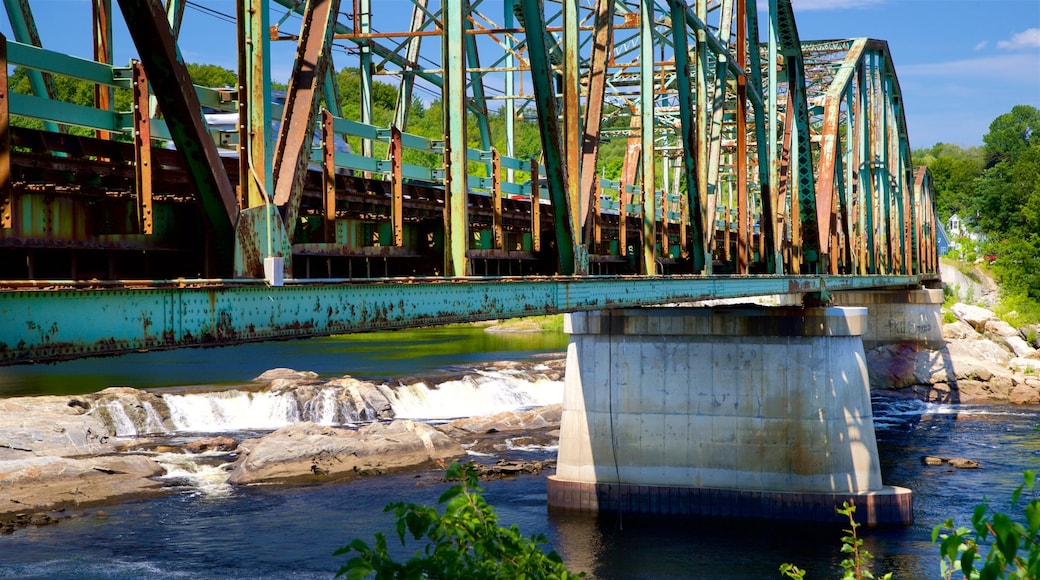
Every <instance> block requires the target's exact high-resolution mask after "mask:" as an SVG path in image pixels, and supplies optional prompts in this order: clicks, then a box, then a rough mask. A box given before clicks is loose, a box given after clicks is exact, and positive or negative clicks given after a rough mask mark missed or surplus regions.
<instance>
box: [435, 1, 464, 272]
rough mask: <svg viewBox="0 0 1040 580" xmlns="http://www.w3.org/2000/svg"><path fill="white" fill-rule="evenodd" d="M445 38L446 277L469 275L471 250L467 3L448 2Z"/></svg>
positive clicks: (442, 40)
mask: <svg viewBox="0 0 1040 580" xmlns="http://www.w3.org/2000/svg"><path fill="white" fill-rule="evenodd" d="M442 15H443V22H444V35H443V36H442V37H441V42H442V43H443V44H442V47H441V50H442V54H443V67H444V101H443V103H444V137H445V140H446V142H447V151H446V154H445V163H446V167H445V174H446V176H447V181H446V183H445V185H444V189H445V192H444V212H445V217H444V242H445V252H444V262H445V263H444V273H445V275H447V276H467V275H469V264H468V261H467V257H466V250H468V249H469V217H468V215H467V210H468V208H467V205H466V202H467V198H468V196H467V189H468V188H467V181H468V180H467V177H468V172H467V170H466V169H467V168H466V166H467V163H466V153H467V149H468V147H467V137H466V49H465V46H466V42H465V36H466V26H465V20H466V2H465V0H448V1H447V2H445V4H444V8H443V11H442Z"/></svg>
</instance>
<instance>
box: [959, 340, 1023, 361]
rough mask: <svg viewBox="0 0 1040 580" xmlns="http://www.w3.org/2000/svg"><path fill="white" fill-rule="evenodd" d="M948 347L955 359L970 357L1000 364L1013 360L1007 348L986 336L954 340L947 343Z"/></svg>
mask: <svg viewBox="0 0 1040 580" xmlns="http://www.w3.org/2000/svg"><path fill="white" fill-rule="evenodd" d="M946 349H947V351H948V352H949V353H950V356H951V357H952V358H953V359H954V360H957V359H962V358H970V359H975V360H978V361H984V362H988V363H994V364H998V365H1006V364H1007V363H1008V361H1010V360H1011V353H1010V352H1009V351H1008V350H1007V349H1005V348H1004V347H1002V346H1000V345H999V344H997V343H995V342H993V341H992V340H988V339H985V338H983V339H980V340H959V341H953V342H950V343H949V344H948V345H946Z"/></svg>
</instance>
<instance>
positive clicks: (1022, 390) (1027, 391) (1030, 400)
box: [1008, 384, 1040, 405]
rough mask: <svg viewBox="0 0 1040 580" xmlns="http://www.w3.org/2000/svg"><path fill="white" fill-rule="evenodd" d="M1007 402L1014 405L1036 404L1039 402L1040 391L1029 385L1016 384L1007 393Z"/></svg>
mask: <svg viewBox="0 0 1040 580" xmlns="http://www.w3.org/2000/svg"><path fill="white" fill-rule="evenodd" d="M1008 402H1009V403H1014V404H1016V405H1036V404H1037V403H1040V392H1037V389H1036V388H1035V387H1031V386H1029V385H1025V384H1022V385H1016V386H1015V388H1013V389H1011V392H1010V393H1008Z"/></svg>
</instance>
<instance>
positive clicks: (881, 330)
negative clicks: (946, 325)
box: [831, 288, 946, 349]
mask: <svg viewBox="0 0 1040 580" xmlns="http://www.w3.org/2000/svg"><path fill="white" fill-rule="evenodd" d="M942 303H943V292H942V290H941V289H928V288H916V289H911V290H853V291H845V292H834V293H832V294H831V304H832V305H833V306H859V307H863V308H866V309H867V325H866V328H864V329H863V348H865V349H871V348H875V347H878V346H882V345H885V344H897V343H913V344H916V345H918V346H920V347H923V348H931V349H940V348H942V347H943V346H945V345H946V340H945V339H943V336H942Z"/></svg>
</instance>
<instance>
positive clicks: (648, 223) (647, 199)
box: [639, 0, 703, 276]
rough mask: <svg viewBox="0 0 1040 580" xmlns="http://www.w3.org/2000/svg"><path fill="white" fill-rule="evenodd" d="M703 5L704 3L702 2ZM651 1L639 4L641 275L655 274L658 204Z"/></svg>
mask: <svg viewBox="0 0 1040 580" xmlns="http://www.w3.org/2000/svg"><path fill="white" fill-rule="evenodd" d="M701 1H703V0H701ZM653 33H654V0H642V1H641V2H640V3H639V112H640V115H639V119H640V120H639V135H640V142H641V143H640V149H642V150H643V157H642V173H643V187H642V203H643V235H642V238H643V270H642V273H643V274H648V275H651V276H653V275H655V274H657V256H656V250H657V245H656V244H655V243H654V226H655V225H656V217H657V204H656V203H655V201H656V200H655V195H656V192H655V191H654V168H655V163H654V45H653V42H654V36H653Z"/></svg>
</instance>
